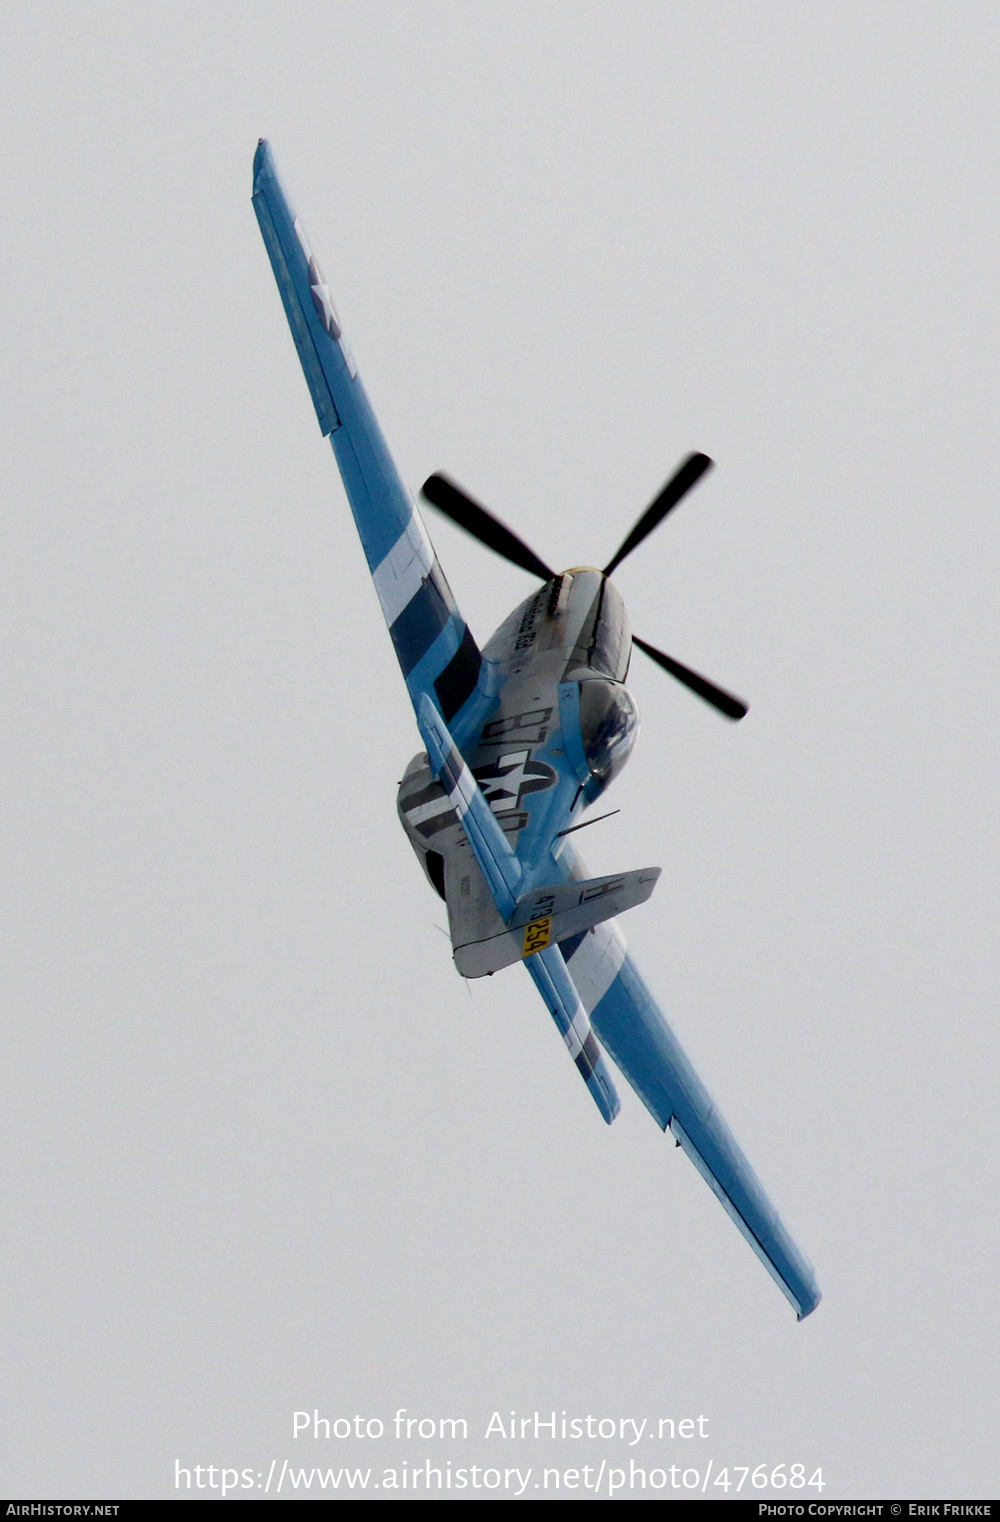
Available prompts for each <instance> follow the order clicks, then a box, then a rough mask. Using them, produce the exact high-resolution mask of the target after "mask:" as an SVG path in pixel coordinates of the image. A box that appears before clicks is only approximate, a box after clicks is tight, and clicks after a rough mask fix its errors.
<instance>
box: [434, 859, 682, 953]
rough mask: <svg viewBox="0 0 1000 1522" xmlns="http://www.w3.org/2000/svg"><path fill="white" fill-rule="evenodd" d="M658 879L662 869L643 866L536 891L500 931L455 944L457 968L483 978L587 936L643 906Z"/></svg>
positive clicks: (524, 898)
mask: <svg viewBox="0 0 1000 1522" xmlns="http://www.w3.org/2000/svg"><path fill="white" fill-rule="evenodd" d="M659 876H660V869H659V867H641V868H640V869H639V870H638V871H635V872H619V873H617V874H615V875H612V876H610V877H591V878H588V879H587V880H585V881H584V882H567V883H557V884H555V885H554V886H550V887H546V888H535V889H533V890H532V891H531V892H530V893H525V894H524V895H522V897H521V898H519V899H518V901H517V905H516V907H515V909H514V913H513V914H512V915H511V917H510V919H509V921H508V922H507V927H506V929H505V930H504V931H503V932H502V933H500V934H497V935H491V936H490V937H488V939H485V940H477V941H472V942H468V943H466V944H464V945H456V946H455V966H456V968H457V969H458V971H459V972H460V973H461V974H462V977H463V978H482V977H485V976H487V975H488V974H489V973H493V972H499V971H500V969H501V967H510V966H511V965H512V964H513V963H514V962H519V961H521V959H522V958H523V957H530V956H533V955H534V954H535V953H536V952H539V951H544V950H545V948H546V947H547V946H554V945H556V944H557V943H558V942H559V941H565V940H568V939H569V937H570V936H574V935H583V934H585V933H586V932H587V931H588V930H592V929H593V928H594V926H595V925H599V924H601V923H602V921H603V920H609V919H612V918H613V917H614V916H615V915H616V914H622V913H624V911H625V910H626V909H632V908H634V907H635V905H636V904H644V903H645V902H646V900H647V898H649V896H650V894H651V893H652V891H653V889H654V888H655V887H656V884H657V881H658V879H659Z"/></svg>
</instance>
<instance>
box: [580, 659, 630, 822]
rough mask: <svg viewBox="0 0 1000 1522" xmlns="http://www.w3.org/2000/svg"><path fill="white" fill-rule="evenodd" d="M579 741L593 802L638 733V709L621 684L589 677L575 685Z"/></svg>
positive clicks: (588, 795)
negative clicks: (577, 695)
mask: <svg viewBox="0 0 1000 1522" xmlns="http://www.w3.org/2000/svg"><path fill="white" fill-rule="evenodd" d="M578 687H579V692H580V740H581V742H582V744H583V754H584V757H585V759H586V762H587V769H588V771H589V772H590V777H591V781H590V783H589V784H588V786H587V789H586V791H587V797H588V800H589V801H592V800H593V799H594V798H596V797H597V795H598V794H599V793H602V792H603V791H604V789H605V788H606V787H607V785H608V783H609V782H610V781H611V780H612V778H613V777H616V776H617V775H618V773H619V772H620V771H621V769H622V767H623V766H624V765H625V762H626V761H627V760H628V758H629V756H630V755H631V754H632V747H633V746H634V745H635V742H636V737H637V735H638V733H639V710H638V708H637V707H636V705H635V703H634V701H633V699H632V696H631V694H630V693H629V691H628V689H627V688H626V687H625V686H623V684H622V683H621V682H611V681H607V680H606V679H605V678H604V677H590V678H589V679H587V680H586V681H581V682H579V683H578Z"/></svg>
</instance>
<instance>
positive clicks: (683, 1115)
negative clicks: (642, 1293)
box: [567, 954, 820, 1321]
mask: <svg viewBox="0 0 1000 1522" xmlns="http://www.w3.org/2000/svg"><path fill="white" fill-rule="evenodd" d="M574 962H575V958H573V957H570V959H569V961H568V964H567V965H568V969H569V972H570V975H571V976H573V975H574ZM581 971H582V968H581ZM590 1017H591V1023H592V1024H593V1027H594V1030H595V1031H596V1033H597V1036H598V1039H599V1040H600V1041H601V1042H602V1044H603V1045H604V1047H605V1048H606V1049H607V1051H608V1052H609V1053H610V1055H611V1057H612V1058H613V1059H614V1062H615V1063H616V1065H617V1066H618V1067H619V1068H620V1069H621V1071H622V1073H623V1074H624V1075H625V1077H626V1078H627V1079H628V1081H629V1083H630V1084H631V1085H632V1087H633V1089H635V1091H636V1093H637V1094H638V1095H639V1097H640V1099H641V1100H642V1102H643V1104H645V1106H646V1108H647V1109H648V1110H649V1111H650V1113H651V1114H652V1115H653V1116H654V1117H655V1119H656V1121H657V1123H658V1124H659V1125H660V1126H662V1127H663V1129H664V1130H667V1129H669V1130H670V1131H671V1133H672V1134H673V1136H674V1138H675V1140H676V1141H677V1144H678V1146H680V1147H683V1149H684V1151H685V1152H686V1153H687V1155H688V1156H689V1157H690V1159H691V1161H692V1162H693V1163H694V1165H695V1167H696V1168H697V1169H698V1171H699V1173H701V1175H702V1177H703V1178H704V1179H705V1181H706V1183H707V1184H708V1185H709V1187H710V1188H711V1189H712V1190H713V1192H714V1193H715V1194H716V1195H717V1196H718V1198H719V1200H720V1201H721V1203H722V1205H723V1206H724V1207H725V1209H726V1210H727V1211H728V1213H729V1215H730V1216H731V1217H732V1219H733V1220H734V1221H735V1223H736V1225H737V1226H738V1227H739V1229H740V1231H742V1233H743V1235H744V1236H745V1237H746V1239H747V1241H748V1242H749V1243H750V1246H751V1247H752V1248H753V1250H754V1252H756V1253H757V1255H758V1257H759V1258H760V1259H761V1260H762V1262H763V1263H764V1265H765V1267H766V1268H767V1269H768V1271H769V1272H770V1273H771V1275H772V1276H773V1277H774V1279H775V1280H776V1281H777V1283H778V1285H779V1286H780V1288H781V1289H782V1290H783V1291H784V1293H785V1295H787V1297H788V1299H789V1300H790V1301H791V1303H792V1305H793V1306H794V1307H795V1310H796V1313H797V1315H798V1317H799V1320H800V1321H801V1320H802V1318H803V1317H804V1316H808V1315H809V1313H810V1311H813V1310H815V1309H816V1306H817V1305H818V1304H819V1301H820V1291H819V1287H818V1285H817V1283H816V1276H815V1274H814V1273H813V1269H812V1266H811V1264H810V1263H809V1262H808V1261H807V1259H806V1258H805V1257H803V1255H802V1253H801V1252H800V1251H799V1249H798V1248H797V1247H796V1245H795V1243H794V1242H793V1241H792V1239H791V1237H790V1236H789V1234H788V1232H787V1231H786V1230H785V1227H784V1226H783V1225H782V1223H781V1220H780V1219H779V1216H778V1213H777V1211H776V1210H775V1208H774V1206H773V1205H772V1204H771V1201H770V1200H769V1199H768V1197H767V1195H766V1194H765V1192H764V1189H763V1186H762V1185H761V1183H760V1180H759V1179H758V1178H757V1175H756V1174H755V1173H754V1171H753V1169H752V1168H751V1166H750V1164H749V1163H748V1162H747V1159H746V1157H745V1156H744V1154H743V1151H742V1149H741V1148H740V1146H739V1144H738V1142H737V1141H736V1138H735V1137H734V1136H733V1133H732V1132H731V1131H730V1129H729V1127H728V1126H727V1125H726V1122H725V1121H724V1120H723V1118H722V1116H721V1115H720V1114H719V1112H718V1110H717V1109H716V1107H715V1105H714V1103H713V1102H712V1099H711V1097H710V1095H709V1093H708V1091H707V1090H706V1088H705V1086H704V1084H703V1083H702V1081H701V1079H700V1078H699V1077H698V1075H697V1073H696V1072H695V1070H694V1068H693V1067H692V1066H691V1063H690V1062H689V1060H688V1058H687V1057H686V1056H685V1054H684V1051H683V1049H682V1048H681V1045H680V1043H679V1041H678V1040H677V1037H676V1036H675V1035H674V1033H673V1031H672V1030H671V1029H670V1026H669V1025H668V1024H667V1022H666V1020H665V1019H664V1017H663V1014H662V1012H661V1010H660V1008H659V1006H658V1005H657V1003H656V1001H655V1000H654V999H653V997H652V995H651V994H650V992H649V989H648V988H647V987H646V984H645V982H644V981H643V979H642V977H641V975H640V974H639V972H638V970H637V968H636V966H635V964H634V962H633V961H632V958H631V957H630V956H628V955H627V954H626V955H625V956H623V958H622V961H621V964H620V966H619V969H618V971H617V973H616V975H615V977H614V979H613V980H612V982H611V983H610V985H609V986H608V988H607V989H606V991H605V992H604V993H603V994H602V996H601V998H600V1000H599V1002H598V1003H597V1004H596V1005H594V1006H593V1007H592V1008H591V1010H590Z"/></svg>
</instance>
